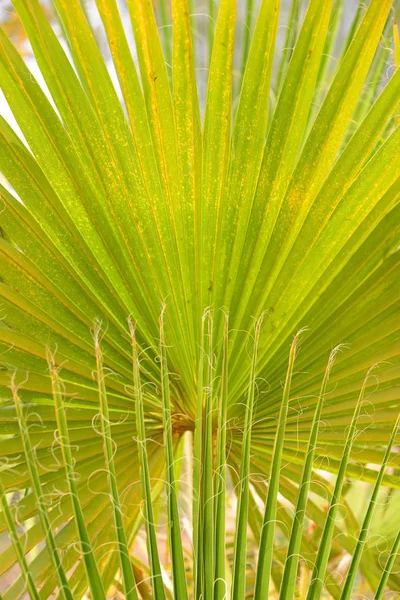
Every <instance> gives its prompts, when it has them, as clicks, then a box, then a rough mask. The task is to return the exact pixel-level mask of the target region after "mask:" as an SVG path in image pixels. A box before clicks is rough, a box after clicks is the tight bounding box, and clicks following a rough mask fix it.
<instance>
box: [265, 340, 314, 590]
mask: <svg viewBox="0 0 400 600" xmlns="http://www.w3.org/2000/svg"><path fill="white" fill-rule="evenodd" d="M302 332H303V330H300V331H299V332H298V333H297V334H296V336H295V338H294V340H293V342H292V345H291V348H290V353H289V364H288V369H287V373H286V380H285V386H284V389H283V397H282V403H281V408H280V411H279V420H278V427H277V432H276V436H275V442H274V450H273V456H272V463H271V475H270V480H269V484H268V492H267V499H266V503H265V513H264V520H263V526H262V533H261V540H260V551H259V555H258V565H257V573H256V585H255V591H254V600H263V599H264V598H265V595H268V590H269V585H270V578H271V568H272V555H273V549H274V534H275V522H276V508H277V501H278V491H279V479H280V474H281V464H282V453H283V444H284V441H285V429H286V420H287V415H288V410H289V395H290V386H291V382H292V374H293V367H294V361H295V358H296V348H297V342H298V339H299V337H300V335H301V333H302Z"/></svg>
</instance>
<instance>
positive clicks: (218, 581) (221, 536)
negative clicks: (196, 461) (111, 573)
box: [214, 315, 229, 600]
mask: <svg viewBox="0 0 400 600" xmlns="http://www.w3.org/2000/svg"><path fill="white" fill-rule="evenodd" d="M228 321H229V317H228V315H226V316H225V325H224V338H223V350H222V373H221V384H220V402H219V411H218V429H217V452H216V456H217V464H216V467H215V481H216V483H215V496H216V501H215V583H214V600H223V599H224V598H226V597H227V595H228V590H227V583H226V539H225V533H226V532H225V519H226V419H227V406H228V333H229V323H228Z"/></svg>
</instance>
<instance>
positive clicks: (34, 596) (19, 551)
mask: <svg viewBox="0 0 400 600" xmlns="http://www.w3.org/2000/svg"><path fill="white" fill-rule="evenodd" d="M0 501H1V507H2V509H3V515H4V519H5V522H6V524H7V528H8V531H9V533H10V537H11V541H12V544H13V546H14V551H15V554H16V555H17V559H18V562H19V566H20V567H21V572H22V576H23V578H24V579H25V583H26V588H27V591H28V594H29V597H30V598H31V600H40V596H39V593H38V591H37V589H36V586H35V583H34V581H33V578H32V574H31V572H30V569H29V566H28V563H27V562H26V559H25V555H24V550H23V548H22V546H21V542H20V541H19V537H18V534H17V529H16V527H15V523H14V519H13V517H12V515H11V511H10V507H9V506H8V502H7V498H6V492H5V489H4V486H3V482H2V480H1V477H0Z"/></svg>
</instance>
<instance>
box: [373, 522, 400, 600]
mask: <svg viewBox="0 0 400 600" xmlns="http://www.w3.org/2000/svg"><path fill="white" fill-rule="evenodd" d="M399 549H400V531H399V532H398V534H397V537H396V539H395V540H394V544H393V546H392V549H391V551H390V554H389V557H388V559H387V561H386V564H385V568H384V569H383V572H382V577H381V580H380V582H379V585H378V589H377V590H376V594H375V596H374V600H382V597H383V593H384V591H385V587H386V584H387V580H388V579H389V575H390V572H391V570H392V569H393V565H394V561H395V560H396V556H397V553H398V551H399Z"/></svg>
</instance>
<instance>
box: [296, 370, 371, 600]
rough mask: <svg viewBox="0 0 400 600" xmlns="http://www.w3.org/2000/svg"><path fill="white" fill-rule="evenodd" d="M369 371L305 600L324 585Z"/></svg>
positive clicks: (315, 595) (313, 599)
mask: <svg viewBox="0 0 400 600" xmlns="http://www.w3.org/2000/svg"><path fill="white" fill-rule="evenodd" d="M370 372H371V369H370V370H369V371H368V373H367V375H366V377H365V379H364V382H363V384H362V387H361V391H360V395H359V397H358V400H357V403H356V407H355V409H354V413H353V417H352V420H351V424H350V427H349V429H348V431H347V437H346V443H345V446H344V449H343V455H342V459H341V461H340V466H339V471H338V475H337V478H336V482H335V487H334V490H333V494H332V498H331V502H330V506H329V511H328V514H327V517H326V521H325V525H324V530H323V532H322V537H321V541H320V545H319V548H318V554H317V557H316V560H315V565H314V569H313V573H312V577H311V584H310V587H309V590H308V594H307V598H306V600H318V599H319V597H320V596H321V592H322V588H323V586H324V581H325V573H326V567H327V564H328V559H329V554H330V551H331V548H332V537H333V531H334V527H335V520H336V515H337V512H338V509H339V505H340V498H341V495H342V489H343V483H344V478H345V474H346V469H347V465H348V462H349V460H350V454H351V449H352V446H353V442H354V439H355V437H356V435H357V420H358V417H359V415H360V411H361V406H362V403H363V400H364V396H365V389H366V387H367V382H368V378H369V374H370Z"/></svg>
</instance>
